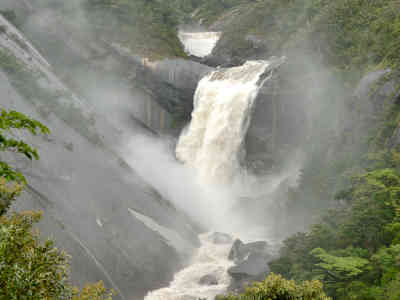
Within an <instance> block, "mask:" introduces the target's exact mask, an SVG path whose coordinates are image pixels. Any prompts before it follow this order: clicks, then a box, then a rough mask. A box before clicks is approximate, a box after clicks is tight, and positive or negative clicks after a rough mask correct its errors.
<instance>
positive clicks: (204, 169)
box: [176, 60, 274, 184]
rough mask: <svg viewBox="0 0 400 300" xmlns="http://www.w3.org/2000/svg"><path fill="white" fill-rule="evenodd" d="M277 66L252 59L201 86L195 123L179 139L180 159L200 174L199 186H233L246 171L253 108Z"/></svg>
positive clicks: (210, 77)
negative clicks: (247, 146)
mask: <svg viewBox="0 0 400 300" xmlns="http://www.w3.org/2000/svg"><path fill="white" fill-rule="evenodd" d="M272 65H274V64H271V62H270V61H261V60H260V61H248V62H246V63H245V64H244V65H242V66H239V67H233V68H228V69H217V70H216V71H214V72H212V73H211V74H209V75H207V76H205V77H204V78H203V79H202V80H201V81H200V82H199V84H198V87H197V90H196V93H195V96H194V111H193V113H192V120H191V123H190V124H189V126H188V127H187V128H186V129H185V130H184V131H183V133H182V134H181V136H180V138H179V142H178V145H177V148H176V156H177V158H178V159H179V160H180V161H182V162H183V163H185V164H186V165H188V166H190V167H193V168H194V169H195V170H197V172H198V175H199V178H200V182H202V183H205V184H207V183H232V182H233V181H234V179H235V178H236V177H237V175H239V174H240V173H241V170H242V168H241V162H242V160H243V158H244V155H245V149H244V139H245V137H246V133H247V130H248V127H249V124H250V119H251V112H252V108H253V105H254V102H255V99H256V97H257V94H258V91H259V89H260V88H261V86H262V85H263V84H264V82H265V81H266V80H268V79H269V78H270V77H271V76H270V74H272V72H269V71H270V70H272ZM268 74H269V76H268Z"/></svg>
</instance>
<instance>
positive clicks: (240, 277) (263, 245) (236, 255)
mask: <svg viewBox="0 0 400 300" xmlns="http://www.w3.org/2000/svg"><path fill="white" fill-rule="evenodd" d="M229 259H230V260H233V261H234V262H235V266H233V267H231V268H230V269H229V270H228V273H229V275H230V276H231V277H232V282H231V285H230V287H229V290H230V291H233V292H238V291H242V290H243V289H244V288H245V287H246V286H247V285H248V284H249V283H250V282H253V281H256V280H262V279H263V278H264V277H265V276H266V275H267V274H268V273H269V267H268V261H270V260H271V259H272V254H271V249H270V247H269V246H268V244H267V242H265V241H257V242H252V243H247V244H244V243H243V242H242V241H240V240H236V241H235V242H234V244H233V246H232V249H231V251H230V253H229Z"/></svg>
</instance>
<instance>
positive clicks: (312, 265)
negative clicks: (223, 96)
mask: <svg viewBox="0 0 400 300" xmlns="http://www.w3.org/2000/svg"><path fill="white" fill-rule="evenodd" d="M198 11H199V10H198ZM197 13H198V12H197ZM214 13H215V14H216V15H218V16H217V17H215V15H214ZM399 16H400V5H399V2H398V1H393V0H378V1H368V0H339V1H326V0H288V1H281V0H259V1H240V3H237V4H236V5H234V6H232V7H231V8H227V9H223V10H222V11H221V10H220V9H219V8H217V7H215V8H214V11H209V12H208V18H207V17H206V18H205V19H204V21H205V22H206V23H207V22H208V24H211V26H212V27H213V26H214V28H219V29H223V30H224V35H223V37H222V39H221V40H220V42H219V45H218V46H217V49H216V51H215V52H214V54H215V55H228V56H231V57H238V58H239V59H238V60H237V61H240V60H243V59H248V58H249V57H259V58H268V57H269V56H271V55H282V54H284V55H287V56H288V57H289V60H290V61H291V64H292V66H291V67H287V68H286V67H285V68H284V70H283V72H286V73H285V74H284V77H285V78H284V79H283V80H284V81H285V82H284V83H283V84H284V85H285V87H286V88H289V89H290V90H293V91H296V92H295V94H296V95H298V96H299V97H303V98H305V99H307V98H308V99H309V100H310V102H309V103H311V104H315V106H317V107H318V110H317V113H316V114H315V116H314V119H313V127H314V129H313V132H312V134H313V137H310V139H309V140H308V141H309V143H308V145H306V150H307V152H308V153H309V154H310V155H308V157H307V159H306V162H305V165H304V167H303V170H302V172H301V176H300V179H299V185H298V187H297V188H294V189H292V190H290V193H289V194H290V195H289V196H290V197H289V198H290V199H289V207H290V208H291V210H292V213H293V214H294V215H295V214H300V215H301V216H302V217H300V218H307V217H306V216H307V215H308V216H309V215H310V212H311V214H312V215H313V216H314V217H316V216H318V215H319V214H320V213H321V212H322V211H324V210H326V209H327V207H331V208H332V209H330V210H329V212H328V213H327V214H326V213H325V214H324V215H323V217H322V218H320V221H318V222H317V224H316V225H313V226H312V227H311V229H310V230H309V231H308V232H306V233H297V234H295V235H293V236H291V237H290V238H288V239H287V240H286V241H285V242H284V246H283V248H282V249H281V255H280V258H279V259H277V260H275V261H273V262H271V263H270V267H271V270H272V271H273V272H274V273H277V274H281V275H283V276H284V277H285V278H287V279H293V280H295V281H296V282H302V281H304V280H320V281H322V282H323V284H324V288H325V291H326V292H327V294H328V296H331V297H333V298H334V299H360V300H361V299H363V300H366V299H399V297H400V264H399V259H400V252H399V245H400V237H399V231H400V218H399V217H400V192H399V191H400V171H399V170H400V159H399V158H400V154H399V150H400V149H399V148H398V146H396V145H393V142H392V139H393V136H394V134H395V132H396V129H398V128H399V125H400V123H399V120H400V115H399V111H400V106H399V105H400V104H399V101H398V97H397V94H398V93H397V91H398V90H399V85H398V82H399V80H398V78H397V75H398V71H399V67H400V43H399V41H400V17H399ZM215 21H216V22H215ZM254 40H256V41H257V42H256V43H255V42H254ZM234 62H235V60H234ZM381 69H388V70H389V69H390V71H391V72H388V73H387V75H386V76H384V77H382V79H381V80H379V81H377V82H376V83H375V85H376V88H375V89H374V88H371V89H370V91H369V95H363V96H362V97H364V98H363V99H359V100H354V99H353V98H354V97H355V96H354V90H355V87H356V84H357V83H358V82H359V80H360V79H361V77H362V76H363V75H365V74H366V73H368V72H370V71H374V70H381ZM323 76H326V78H327V82H328V84H329V86H328V87H327V86H325V85H324V86H323V87H314V86H313V84H312V81H313V80H315V78H321V77H323ZM299 78H301V79H302V80H298V79H299ZM309 80H310V81H309ZM388 81H390V82H393V86H394V91H395V92H394V93H392V94H391V95H389V96H387V97H386V99H380V100H379V101H382V103H377V105H382V106H383V107H384V108H383V109H382V110H381V111H380V109H377V107H375V110H374V111H373V112H372V114H373V115H368V114H367V112H365V111H363V110H362V109H360V106H361V105H362V102H363V101H364V102H366V101H369V100H368V99H366V98H368V97H373V95H374V93H376V92H377V91H378V90H379V87H381V86H383V85H384V84H385V83H387V82H388ZM310 87H313V90H312V92H313V93H309V91H310ZM396 97H397V98H396ZM340 107H341V108H340ZM332 111H339V112H340V111H354V112H355V115H357V114H358V115H361V117H360V119H357V120H354V122H359V123H357V124H356V126H358V127H360V129H359V130H353V129H345V130H341V132H340V134H339V135H338V134H337V133H335V132H334V131H335V130H338V131H340V130H339V129H338V128H335V125H333V124H335V123H334V122H335V120H334V119H335V118H336V117H338V116H339V114H333V113H332ZM357 111H358V112H357ZM370 114H371V113H370ZM345 117H348V118H349V117H351V114H350V115H345ZM362 119H364V121H360V120H362ZM365 120H367V121H365ZM360 122H365V124H361V123H360ZM336 123H338V120H336ZM306 211H307V212H308V214H307V212H306ZM313 220H314V221H315V220H316V219H315V218H314V219H313ZM245 295H246V294H245ZM247 296H248V295H247ZM278 298H279V297H278ZM244 299H245V298H244ZM279 299H280V298H279Z"/></svg>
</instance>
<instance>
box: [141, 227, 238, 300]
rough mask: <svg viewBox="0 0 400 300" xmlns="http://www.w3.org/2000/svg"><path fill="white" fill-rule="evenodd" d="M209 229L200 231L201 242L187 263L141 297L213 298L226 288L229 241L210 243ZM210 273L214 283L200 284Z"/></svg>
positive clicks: (168, 299) (163, 299)
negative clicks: (227, 242) (164, 284)
mask: <svg viewBox="0 0 400 300" xmlns="http://www.w3.org/2000/svg"><path fill="white" fill-rule="evenodd" d="M209 237H210V233H207V234H202V235H200V241H201V246H200V248H199V249H198V250H197V253H196V254H195V255H194V257H193V258H192V261H191V263H190V264H189V266H188V267H187V268H185V269H183V270H181V271H180V272H178V273H177V274H175V277H174V280H173V281H172V282H171V283H170V285H169V286H168V287H166V288H162V289H159V290H156V291H153V292H150V293H149V294H148V295H147V296H146V297H145V298H144V299H145V300H197V299H199V298H201V299H208V300H213V299H214V297H215V296H216V295H218V294H222V293H224V292H225V291H226V289H227V287H228V286H229V284H230V277H229V275H228V273H227V270H228V269H229V268H230V267H231V266H232V265H233V262H232V261H230V260H228V255H229V251H230V249H231V247H232V244H214V243H212V242H211V240H210V238H209ZM209 274H211V275H214V276H215V277H216V278H217V281H218V284H217V285H201V284H200V283H199V280H200V278H201V277H203V276H205V275H209Z"/></svg>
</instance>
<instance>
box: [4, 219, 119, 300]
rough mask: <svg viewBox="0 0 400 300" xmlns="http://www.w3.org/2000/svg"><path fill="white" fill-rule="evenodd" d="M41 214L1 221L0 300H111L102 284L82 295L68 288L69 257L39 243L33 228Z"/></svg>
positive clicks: (50, 242) (45, 244)
mask: <svg viewBox="0 0 400 300" xmlns="http://www.w3.org/2000/svg"><path fill="white" fill-rule="evenodd" d="M40 217H41V214H40V213H38V212H24V213H22V214H13V215H11V216H2V217H0V299H1V300H19V299H30V300H50V299H51V300H55V299H71V300H111V296H112V293H108V292H107V290H106V289H105V288H104V285H103V283H102V282H99V283H97V284H93V285H87V286H85V287H84V288H83V289H82V291H79V289H77V288H73V287H72V286H71V285H70V284H69V280H68V275H69V265H68V255H67V254H66V253H65V252H63V251H60V250H58V249H57V248H55V247H54V242H53V241H51V240H46V241H45V242H41V241H40V240H39V234H38V232H35V231H33V229H32V226H33V225H34V224H35V223H37V222H38V221H39V220H40Z"/></svg>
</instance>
